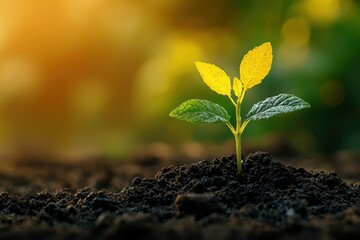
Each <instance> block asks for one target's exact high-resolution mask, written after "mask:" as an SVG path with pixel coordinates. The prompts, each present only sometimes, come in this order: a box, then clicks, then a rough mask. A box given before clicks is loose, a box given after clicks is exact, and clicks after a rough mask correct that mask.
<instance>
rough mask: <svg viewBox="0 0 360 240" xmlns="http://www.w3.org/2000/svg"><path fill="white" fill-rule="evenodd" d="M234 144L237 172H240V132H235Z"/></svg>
mask: <svg viewBox="0 0 360 240" xmlns="http://www.w3.org/2000/svg"><path fill="white" fill-rule="evenodd" d="M235 144H236V165H237V171H238V173H240V172H241V167H242V160H241V133H240V132H239V133H237V134H235Z"/></svg>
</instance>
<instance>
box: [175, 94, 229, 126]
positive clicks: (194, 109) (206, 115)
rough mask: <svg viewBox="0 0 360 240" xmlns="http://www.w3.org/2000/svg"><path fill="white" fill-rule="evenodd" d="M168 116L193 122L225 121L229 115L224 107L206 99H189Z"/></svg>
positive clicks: (227, 120)
mask: <svg viewBox="0 0 360 240" xmlns="http://www.w3.org/2000/svg"><path fill="white" fill-rule="evenodd" d="M169 116H170V117H173V118H177V119H180V120H184V121H187V122H194V123H225V122H229V120H230V115H229V114H228V113H227V111H226V110H225V108H223V107H222V106H220V105H219V104H216V103H213V102H210V101H208V100H200V99H190V100H187V101H186V102H183V103H182V104H181V105H180V106H178V107H177V108H175V109H174V110H172V112H171V113H170V115H169Z"/></svg>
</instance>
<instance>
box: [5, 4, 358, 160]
mask: <svg viewBox="0 0 360 240" xmlns="http://www.w3.org/2000/svg"><path fill="white" fill-rule="evenodd" d="M267 41H270V42H271V43H272V45H273V51H274V62H273V68H272V70H271V72H270V74H269V75H268V77H267V78H266V79H265V80H264V81H263V84H261V85H258V86H257V87H255V88H253V89H251V90H250V91H249V92H248V93H247V95H246V98H245V105H244V107H243V109H244V110H243V112H246V111H248V110H249V109H250V107H251V105H252V104H254V103H256V102H257V101H260V100H262V99H264V98H265V97H269V96H272V95H276V94H278V93H282V92H286V93H293V94H295V95H297V96H299V97H301V98H303V99H305V100H306V101H307V102H309V103H310V104H311V105H312V108H311V109H309V110H306V111H301V112H297V113H293V114H290V115H287V116H282V117H277V118H274V119H271V120H267V121H259V122H252V123H250V124H249V125H248V127H247V129H246V131H245V134H244V140H243V142H244V145H245V148H246V149H247V151H251V150H252V149H255V150H267V149H273V151H276V152H280V153H281V152H288V153H290V152H295V153H299V154H304V155H311V154H335V153H338V152H344V151H359V150H360V149H359V144H360V124H359V122H360V97H359V94H360V1H358V0H298V1H294V0H274V1H239V0H214V1H206V0H197V1H190V0H181V1H177V0H174V1H166V0H148V1H145V0H144V1H140V0H56V1H48V0H32V1H29V0H12V1H7V0H0V153H1V154H7V153H11V152H15V153H19V152H21V153H27V154H30V153H32V154H36V153H38V152H48V153H63V154H68V155H76V154H80V153H83V152H93V153H96V154H103V155H104V156H111V157H115V158H124V157H127V156H130V155H131V154H134V153H141V152H146V151H147V152H149V151H150V152H151V151H157V152H160V154H165V155H166V154H170V153H169V152H171V150H172V149H174V148H175V149H182V151H184V152H185V153H187V154H188V155H189V156H198V155H199V154H206V152H208V151H218V150H219V151H220V150H221V151H224V152H232V151H233V149H234V142H233V139H232V135H231V133H230V132H229V131H228V129H227V127H226V126H225V125H197V124H189V123H185V122H181V121H177V120H175V119H171V118H169V117H168V114H169V112H170V111H171V110H172V109H173V108H174V107H176V106H177V105H179V104H180V103H181V102H183V101H185V100H187V99H189V98H206V99H209V100H212V101H214V102H218V103H220V104H222V105H224V106H225V107H226V108H227V109H228V110H229V112H230V113H232V114H233V113H234V111H233V109H232V105H231V104H230V102H228V99H227V98H226V97H224V96H219V95H216V94H215V93H213V92H212V91H211V90H210V89H209V88H208V87H207V86H206V85H205V84H204V83H203V82H202V80H201V78H200V76H199V74H198V73H197V71H196V68H195V66H194V61H204V62H210V63H214V64H216V65H218V66H220V67H221V68H223V69H224V70H226V71H227V72H228V74H229V75H231V76H238V75H239V64H240V61H241V59H242V57H243V55H244V54H245V53H246V52H247V51H248V50H250V49H252V48H254V47H255V46H258V45H260V44H262V43H263V42H267ZM204 146H211V147H204ZM216 146H218V148H216ZM246 153H248V152H246Z"/></svg>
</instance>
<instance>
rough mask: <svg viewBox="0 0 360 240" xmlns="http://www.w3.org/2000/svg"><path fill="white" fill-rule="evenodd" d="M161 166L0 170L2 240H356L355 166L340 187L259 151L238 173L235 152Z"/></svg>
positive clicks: (359, 235)
mask: <svg viewBox="0 0 360 240" xmlns="http://www.w3.org/2000/svg"><path fill="white" fill-rule="evenodd" d="M293 165H297V164H293ZM342 165H344V164H342ZM342 165H341V164H340V165H339V166H342ZM160 166H166V164H164V163H161V162H159V161H158V160H157V159H147V160H146V161H140V162H137V163H131V164H130V163H112V162H108V161H103V160H99V161H97V160H92V161H85V162H82V163H76V164H74V163H54V162H51V163H46V164H44V162H42V161H27V162H26V161H25V162H18V163H15V164H14V165H13V168H9V169H5V170H4V169H3V171H2V173H0V189H1V193H0V239H35V238H37V239H85V238H87V239H105V238H106V239H117V238H119V239H139V238H140V239H141V238H143V239H169V238H171V239H305V238H308V239H360V184H359V182H357V181H358V179H357V176H356V175H352V173H354V171H351V170H353V169H354V168H355V169H356V168H357V169H358V170H359V168H358V167H359V165H352V166H351V167H350V168H349V167H346V169H345V170H344V168H342V169H340V170H339V171H340V172H341V175H342V176H344V177H345V178H346V179H347V181H346V183H345V182H344V181H343V180H342V179H341V178H340V177H339V176H338V175H337V174H335V173H333V172H332V173H328V172H321V171H307V170H305V169H303V168H295V167H290V166H286V165H284V164H283V163H280V162H278V161H275V160H273V159H272V157H271V156H270V155H269V154H266V153H256V154H250V155H249V156H248V157H247V158H246V159H245V160H244V165H243V171H242V172H241V174H237V172H236V162H235V157H234V156H227V157H223V158H219V159H214V160H205V161H200V162H197V163H193V164H187V165H182V166H177V167H162V168H161V169H160V170H159V168H160ZM347 169H349V170H347ZM358 170H357V171H358ZM355 172H356V171H355ZM86 186H89V187H86ZM101 189H103V190H101Z"/></svg>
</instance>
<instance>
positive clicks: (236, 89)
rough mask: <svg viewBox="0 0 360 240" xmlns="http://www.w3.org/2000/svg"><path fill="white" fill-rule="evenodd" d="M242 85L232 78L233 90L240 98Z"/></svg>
mask: <svg viewBox="0 0 360 240" xmlns="http://www.w3.org/2000/svg"><path fill="white" fill-rule="evenodd" d="M242 87H243V83H242V82H241V81H240V79H238V78H237V77H234V82H233V90H234V93H235V95H236V96H237V97H239V96H240V94H241V91H242Z"/></svg>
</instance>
